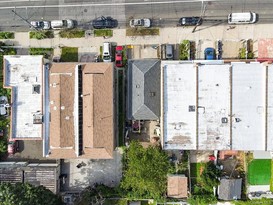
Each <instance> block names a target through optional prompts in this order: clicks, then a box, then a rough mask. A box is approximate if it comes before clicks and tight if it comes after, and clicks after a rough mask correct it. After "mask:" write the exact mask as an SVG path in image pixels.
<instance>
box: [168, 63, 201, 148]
mask: <svg viewBox="0 0 273 205" xmlns="http://www.w3.org/2000/svg"><path fill="white" fill-rule="evenodd" d="M163 76H164V85H163V86H164V87H163V90H164V92H163V93H164V96H163V97H164V99H163V101H164V114H163V115H164V125H163V127H164V128H165V129H164V142H166V144H164V145H163V146H164V148H165V149H175V148H177V149H196V109H197V108H196V67H195V66H194V65H193V64H190V65H188V64H177V65H176V64H170V65H166V66H164V67H163ZM182 93H183V94H182ZM190 106H191V107H190ZM189 109H191V110H192V111H189Z"/></svg>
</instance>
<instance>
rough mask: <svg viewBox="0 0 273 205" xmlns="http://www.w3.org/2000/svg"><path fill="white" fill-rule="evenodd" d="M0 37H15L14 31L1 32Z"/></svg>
mask: <svg viewBox="0 0 273 205" xmlns="http://www.w3.org/2000/svg"><path fill="white" fill-rule="evenodd" d="M0 39H14V33H13V32H0Z"/></svg>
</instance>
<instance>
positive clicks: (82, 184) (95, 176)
mask: <svg viewBox="0 0 273 205" xmlns="http://www.w3.org/2000/svg"><path fill="white" fill-rule="evenodd" d="M113 157H114V158H113V159H107V160H92V159H66V160H64V161H63V163H62V174H67V180H66V182H65V184H63V185H62V186H61V189H62V191H82V190H83V189H84V188H86V187H88V186H93V185H94V184H95V183H98V184H104V185H107V186H110V187H115V186H117V185H118V184H119V183H120V180H121V177H122V162H121V159H122V151H121V150H117V151H114V153H113ZM80 163H82V164H83V166H82V167H80V168H77V165H79V164H80Z"/></svg>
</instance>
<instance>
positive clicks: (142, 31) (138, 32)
mask: <svg viewBox="0 0 273 205" xmlns="http://www.w3.org/2000/svg"><path fill="white" fill-rule="evenodd" d="M156 35H159V29H158V28H128V29H126V36H156Z"/></svg>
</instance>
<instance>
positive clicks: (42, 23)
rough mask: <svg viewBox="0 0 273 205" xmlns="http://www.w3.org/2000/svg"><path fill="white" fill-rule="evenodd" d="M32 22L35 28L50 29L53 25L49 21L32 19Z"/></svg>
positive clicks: (32, 26)
mask: <svg viewBox="0 0 273 205" xmlns="http://www.w3.org/2000/svg"><path fill="white" fill-rule="evenodd" d="M30 24H31V28H34V29H42V30H48V29H50V27H51V26H50V22H49V21H31V22H30Z"/></svg>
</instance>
